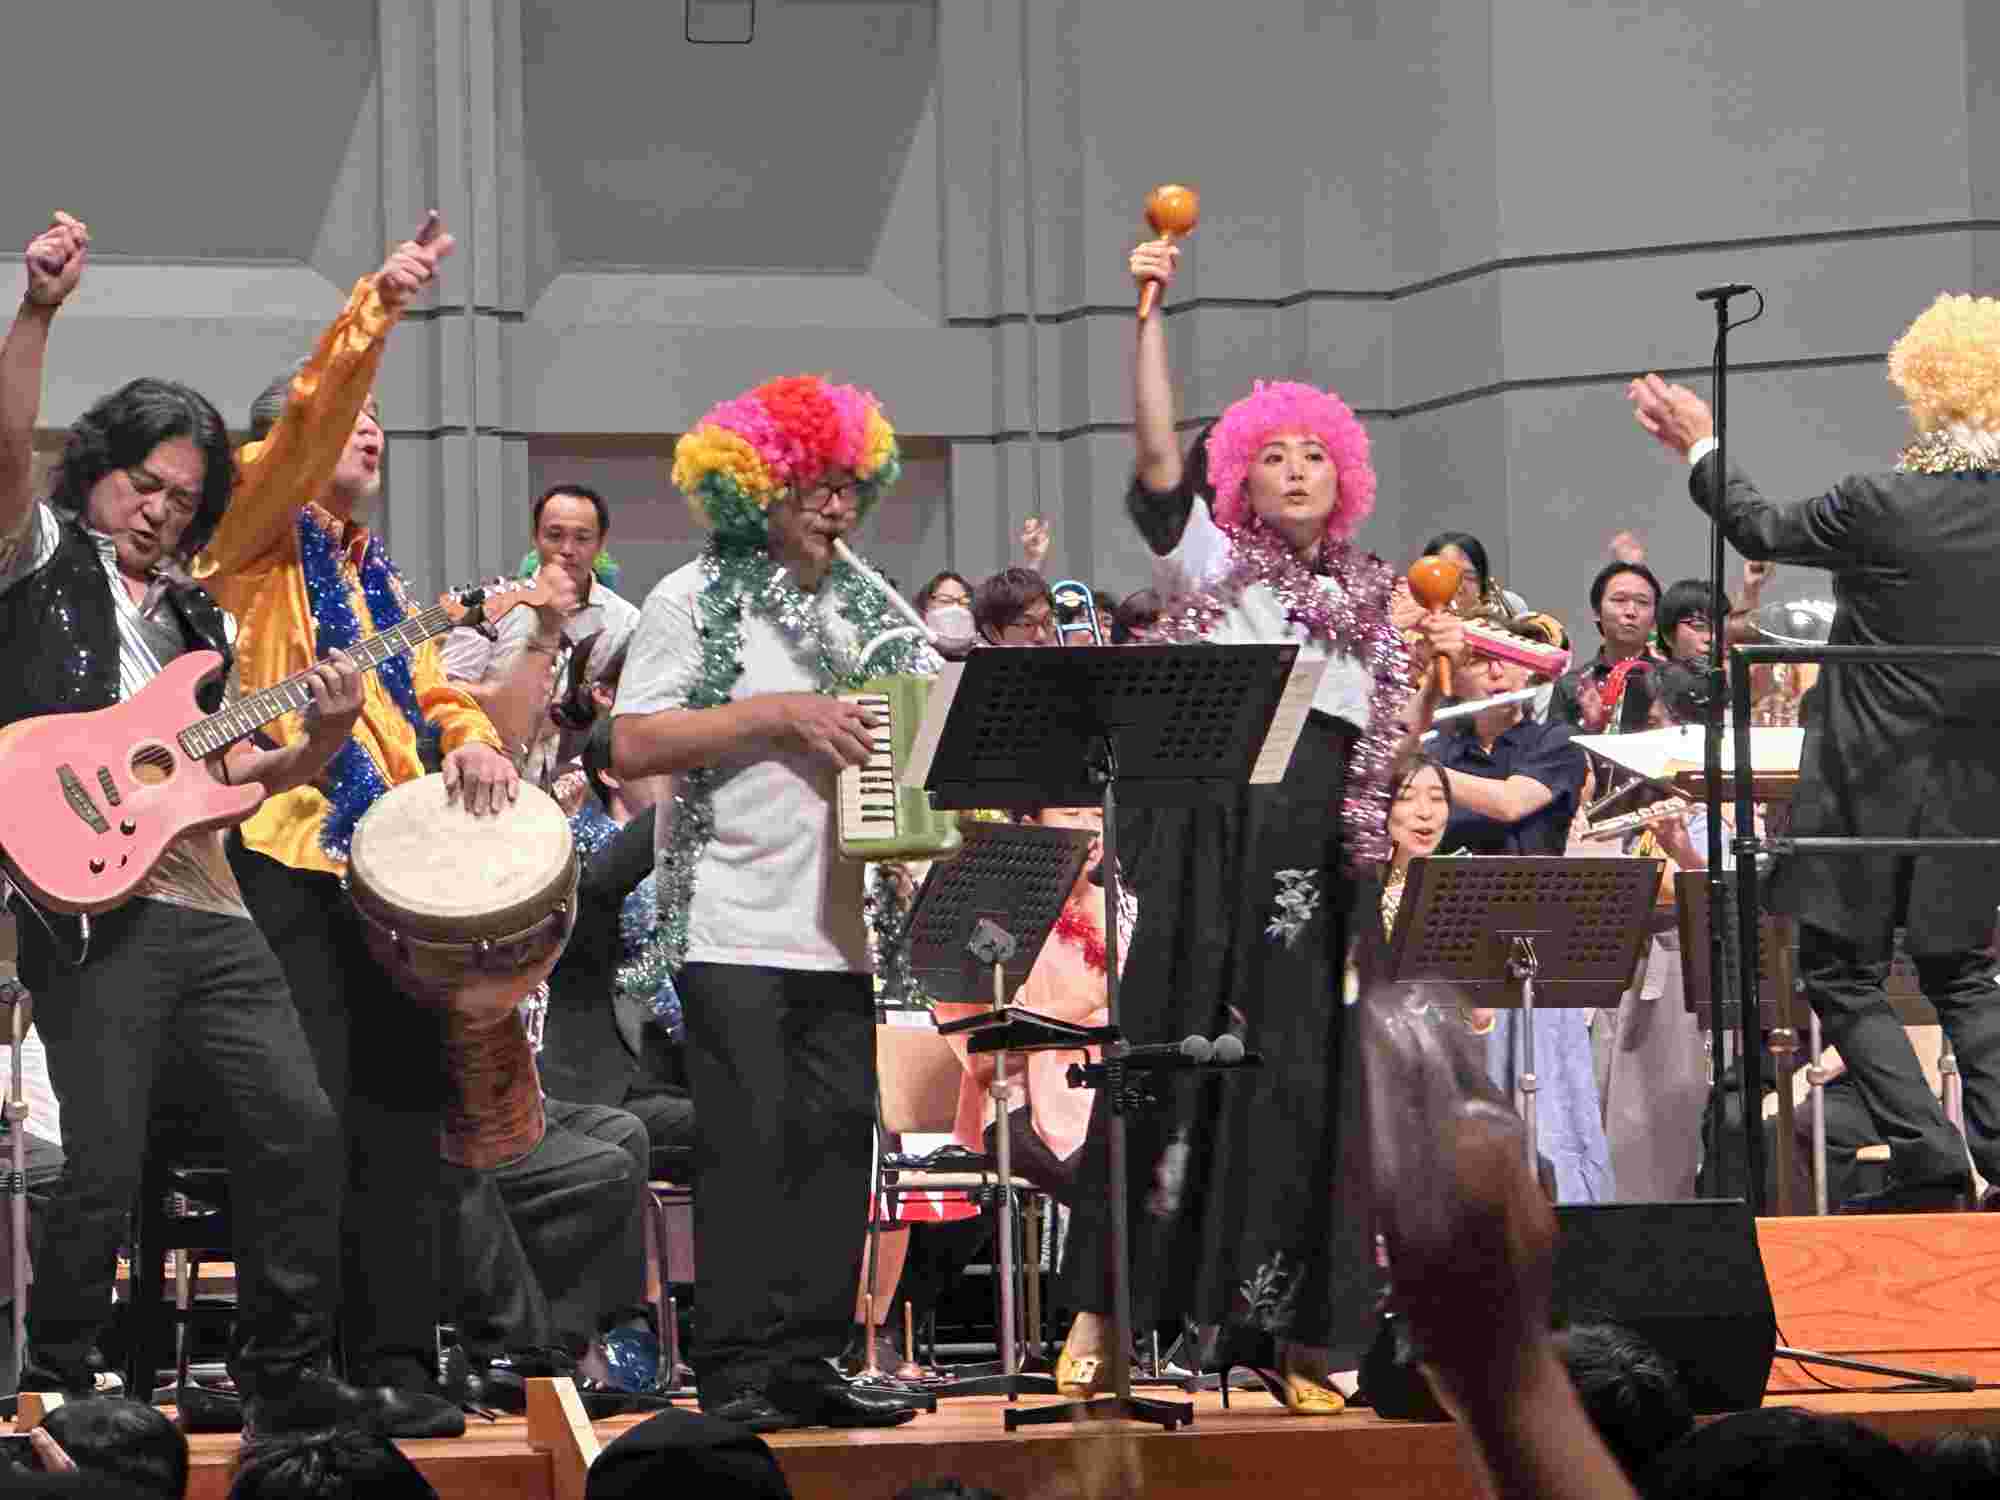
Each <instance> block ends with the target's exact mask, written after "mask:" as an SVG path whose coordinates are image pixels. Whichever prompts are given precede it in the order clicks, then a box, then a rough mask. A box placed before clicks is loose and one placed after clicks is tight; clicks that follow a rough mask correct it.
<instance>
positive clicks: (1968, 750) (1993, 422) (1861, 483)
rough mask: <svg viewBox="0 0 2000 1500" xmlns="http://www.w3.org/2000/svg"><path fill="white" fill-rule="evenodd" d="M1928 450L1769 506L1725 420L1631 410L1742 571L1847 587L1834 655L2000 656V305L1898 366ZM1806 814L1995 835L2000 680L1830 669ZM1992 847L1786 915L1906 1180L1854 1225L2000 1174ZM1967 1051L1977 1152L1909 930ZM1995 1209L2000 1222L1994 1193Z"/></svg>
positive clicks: (1921, 861)
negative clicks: (1895, 981)
mask: <svg viewBox="0 0 2000 1500" xmlns="http://www.w3.org/2000/svg"><path fill="white" fill-rule="evenodd" d="M1889 379H1890V380H1891V382H1892V383H1894V384H1895V385H1896V386H1897V388H1898V389H1899V390H1901V392H1902V393H1903V397H1904V399H1905V402H1906V403H1907V405H1908V408H1909V411H1910V415H1911V419H1912V423H1913V426H1914V428H1915V432H1914V435H1913V436H1912V439H1911V441H1910V443H1909V445H1908V446H1907V447H1905V448H1904V450H1903V452H1902V454H1901V456H1900V457H1899V459H1898V461H1897V465H1896V468H1895V470H1894V472H1891V473H1886V474H1851V475H1848V476H1847V477H1846V478H1843V479H1841V480H1839V481H1838V482H1836V483H1835V484H1833V485H1832V486H1831V487H1829V488H1827V489H1826V490H1825V491H1823V492H1822V493H1819V494H1817V495H1814V496H1812V497H1811V498H1808V499H1804V500H1798V501H1792V502H1779V501H1773V500H1770V499H1767V498H1766V497H1765V496H1764V495H1763V494H1762V493H1761V492H1759V490H1758V489H1757V487H1756V485H1755V484H1753V483H1752V482H1751V480H1750V477H1749V476H1748V474H1746V473H1745V472H1743V470H1741V469H1740V468H1734V467H1732V469H1731V471H1730V472H1729V473H1728V474H1727V475H1724V474H1722V473H1720V472H1718V471H1719V467H1720V466H1719V464H1718V463H1717V462H1716V459H1715V453H1714V449H1715V440H1714V419H1713V417H1712V416H1711V414H1710V412H1709V409H1708V405H1707V403H1706V402H1704V401H1703V400H1702V399H1701V398H1700V397H1699V396H1697V395H1696V394H1695V393H1694V392H1693V391H1691V390H1688V389H1687V388H1686V387H1684V386H1678V385H1669V384H1668V383H1667V382H1665V381H1663V380H1661V379H1660V378H1659V377H1658V376H1657V375H1648V376H1646V377H1645V378H1643V379H1641V380H1637V381H1634V382H1633V383H1632V385H1631V386H1630V387H1629V390H1628V394H1629V396H1630V399H1631V401H1632V407H1633V413H1634V415H1635V417H1636V418H1637V420H1638V422H1639V425H1640V426H1641V427H1643V428H1644V429H1645V430H1646V431H1647V432H1648V433H1650V434H1651V435H1652V436H1653V437H1655V438H1656V439H1658V441H1659V442H1660V443H1661V444H1662V445H1664V446H1665V447H1666V448H1667V449H1668V450H1669V451H1671V452H1673V453H1675V454H1676V455H1678V456H1680V457H1681V458H1682V459H1684V460H1685V461H1686V462H1687V463H1688V464H1689V465H1690V472H1689V490H1690V492H1691V493H1692V495H1693V497H1694V500H1695V503H1696V504H1697V505H1699V506H1700V507H1701V508H1702V509H1703V510H1705V511H1708V512H1710V513H1711V514H1714V515H1716V516H1717V517H1718V518H1719V519H1720V521H1721V523H1722V529H1723V533H1724V535H1726V536H1727V537H1728V538H1729V541H1730V542H1731V544H1732V545H1733V546H1734V547H1735V548H1736V550H1737V551H1738V552H1741V553H1742V554H1743V555H1744V556H1745V557H1747V558H1751V559H1755V560H1770V561H1773V562H1779V563H1796V564H1799V565H1801V566H1805V567H1815V568H1825V569H1827V570H1829V571H1830V572H1831V573H1832V575H1833V587H1834V597H1835V599H1836V601H1837V603H1838V612H1837V613H1836V615H1835V617H1834V622H1833V632H1832V636H1831V644H1833V645H1836V646H1840V645H1882V646H1900V645H1910V646H1930V645H1953V644H1979V643H1990V642H1991V641H1992V640H1993V617H1992V611H1991V591H1992V579H1993V578H1994V576H1995V575H1996V572H2000V508H1996V507H1995V505H1994V489H1993V486H1994V483H1995V481H1996V478H2000V301H1996V300H1994V299H1993V298H1989V297H1977V298H1975V297H1964V296H1942V297H1939V298H1938V299H1937V301H1936V302H1934V303H1933V304H1932V305H1931V306H1930V307H1929V308H1927V309H1926V310H1925V311H1924V312H1923V313H1922V314H1920V315H1919V316H1918V317H1917V319H1916V320H1915V321H1914V322H1913V323H1911V325H1910V327H1909V328H1908V329H1907V330H1906V331H1905V332H1904V334H1903V336H1902V337H1901V338H1900V339H1898V340H1897V342H1896V344H1895V345H1894V346H1893V347H1892V348H1891V350H1890V353H1889ZM1805 717H1806V733H1805V747H1804V750H1803V752H1802V756H1801V759H1800V764H1799V784H1798V791H1797V795H1796V798H1795V800H1794V802H1793V807H1792V820H1793V830H1794V832H1795V834H1797V835H1798V836H1800V837H1805V836H1819V837H1852V836H1870V835H1873V836H1877V837H1887V838H1980V837H1985V838H1992V837H1995V836H2000V769H1996V762H1995V759H1994V754H1993V744H1994V732H1995V730H1996V729H2000V663H1994V662H1986V661H1973V662H1940V661H1899V662H1893V663H1872V662H1871V663H1854V664H1830V665H1828V666H1827V667H1826V669H1825V670H1824V672H1823V673H1822V674H1821V678H1820V681H1819V684H1818V685H1817V686H1816V687H1815V689H1814V690H1813V692H1812V694H1811V695H1810V696H1809V697H1808V698H1807V700H1806V716H1805ZM1996 889H2000V854H1996V852H1995V851H1992V850H1975V851H1970V852H1953V853H1949V854H1946V853H1932V854H1918V855H1896V854H1885V855H1876V854H1868V855H1859V856H1856V855H1821V856H1816V857H1814V856H1795V857H1790V858H1786V859H1783V860H1781V861H1780V863H1779V866H1778V869H1777V870H1776V872H1775V874H1774V877H1773V891H1772V899H1773V903H1774V905H1776V906H1777V908H1778V909H1779V910H1781V911H1785V912H1787V913H1789V914H1791V915H1793V916H1795V917H1796V918H1797V919H1798V924H1799V971H1800V974H1801V976H1802V977H1803V978H1804V981H1805V989H1806V997H1807V999H1808V1000H1809V1001H1810V1002H1811V1004H1812V1007H1813V1010H1814V1011H1815V1012H1816V1013H1817V1014H1818V1016H1819V1018H1820V1022H1821V1025H1822V1026H1823V1027H1824V1028H1825V1035H1826V1039H1827V1041H1828V1042H1829V1043H1830V1044H1831V1045H1832V1046H1834V1047H1835V1048H1837V1049H1838V1050H1839V1052H1840V1055H1841V1058H1842V1059H1843V1060H1844V1061H1845V1062H1846V1064H1847V1067H1848V1070H1849V1072H1850V1074H1851V1075H1852V1076H1853V1078H1854V1081H1855V1086H1856V1087H1857V1088H1858V1090H1859V1091H1860V1095H1861V1098H1862V1100H1863V1102H1864V1103H1865V1104H1866V1105H1867V1108H1868V1113H1869V1114H1870V1116H1871V1117H1872V1118H1873V1120H1874V1123H1875V1125H1876V1127H1877V1129H1879V1130H1880V1132H1881V1135H1882V1138H1883V1139H1884V1140H1886V1141H1887V1142H1888V1145H1889V1149H1890V1152H1891V1155H1892V1160H1891V1164H1890V1179H1889V1184H1888V1186H1887V1187H1886V1188H1884V1189H1883V1190H1882V1191H1880V1192H1878V1193H1874V1194H1865V1195H1861V1196H1860V1197H1858V1198H1855V1199H1850V1200H1849V1203H1848V1207H1849V1208H1850V1210H1862V1211H1871V1210H1872V1211H1884V1212H1911V1211H1918V1210H1924V1209H1941V1208H1951V1207H1955V1206H1957V1204H1958V1203H1959V1202H1960V1201H1961V1199H1962V1198H1963V1196H1964V1195H1965V1194H1966V1193H1967V1191H1968V1189H1969V1186H1970V1182H1969V1177H1968V1173H1967V1170H1966V1148H1967V1146H1968V1145H1969V1146H1970V1148H1971V1153H1972V1160H1973V1162H1974V1163H1975V1164H1976V1165H1977V1166H1978V1167H1979V1170H1980V1172H1981V1173H1982V1175H1984V1176H1985V1177H1986V1178H1987V1179H1988V1180H1989V1181H1993V1180H1994V1179H1996V1178H2000V1005H1996V1003H1995V997H1994V953H1993V947H1992V932H1993V909H1994V892H1995V890H1996ZM1899 925H1901V926H1904V927H1905V928H1906V936H1905V942H1906V945H1907V947H1908V951H1909V953H1910V956H1911V958H1912V959H1913V960H1914V961H1915V964H1916V968H1917V975H1918V978H1919V980H1920V981H1921V983H1922V985H1923V991H1924V996H1925V998H1926V999H1928V1000H1929V1001H1930V1002H1931V1004H1932V1005H1933V1006H1934V1007H1936V1009H1937V1013H1938V1019H1939V1021H1940V1022H1941V1023H1942V1024H1943V1026H1944V1030H1945V1034H1946V1035H1947V1036H1948V1037H1950V1038H1951V1042H1952V1047H1953V1049H1954V1051H1955V1052H1956V1053H1957V1055H1958V1066H1959V1070H1960V1073H1961V1075H1962V1077H1963V1081H1964V1088H1965V1122H1966V1137H1967V1139H1966V1140H1963V1141H1961V1140H1960V1139H1959V1136H1958V1133H1957V1132H1956V1131H1955V1130H1953V1129H1952V1127H1951V1125H1950V1123H1949V1122H1948V1121H1947V1120H1946V1119H1945V1116H1944V1112H1943V1110H1942V1109H1941V1108H1940V1107H1939V1105H1938V1102H1937V1099H1936V1098H1935V1096H1934V1095H1933V1094H1932V1093H1931V1091H1930V1087H1929V1085H1928V1083H1927V1081H1926V1080H1925V1078H1924V1075H1923V1071H1922V1069H1921V1068H1920V1067H1919V1066H1918V1063H1917V1058H1916V1054H1915V1053H1914V1052H1913V1051H1912V1050H1911V1047H1910V1043H1909V1038H1908V1037H1907V1035H1906V1034H1905V1033H1904V1030H1903V1027H1902V1024H1901V1023H1900V1022H1899V1021H1898V1020H1897V1018H1896V1014H1895V1012H1894V1011H1893V1010H1892V1009H1891V1008H1890V1005H1889V1000H1888V997H1887V995H1886V994H1885V992H1884V984H1885V982H1886V980H1887V978H1888V973H1889V964H1890V959H1891V955H1892V951H1893V950H1892V941H1893V938H1894V934H1895V929H1896V928H1897V927H1898V926H1899ZM1983 1206H1985V1207H1988V1208H1992V1207H1996V1206H2000V1192H1996V1191H1994V1190H1992V1189H1989V1190H1988V1192H1987V1194H1986V1199H1985V1202H1984V1204H1983Z"/></svg>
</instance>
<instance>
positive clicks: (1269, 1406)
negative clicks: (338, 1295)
mask: <svg viewBox="0 0 2000 1500" xmlns="http://www.w3.org/2000/svg"><path fill="white" fill-rule="evenodd" d="M1037 1399H1045V1398H1037ZM1191 1399H1192V1400H1193V1402H1194V1404H1195V1408H1196V1417H1195V1422H1194V1425H1193V1426H1192V1427H1185V1428H1182V1429H1180V1430H1179V1431H1177V1432H1173V1433H1164V1432H1160V1431H1158V1430H1156V1429H1150V1428H1142V1427H1139V1426H1137V1425H1136V1424H1124V1423H1121V1424H1118V1425H1117V1427H1116V1428H1115V1429H1107V1430H1106V1431H1104V1432H1102V1433H1090V1434H1079V1433H1077V1432H1076V1431H1074V1430H1073V1429H1069V1428H1040V1429H1033V1430H1024V1431H1021V1432H1016V1433H1008V1432H1005V1431H1004V1430H1003V1428H1002V1425H1001V1408H1002V1407H1003V1406H1004V1405H1005V1404H1006V1403H1005V1402H1004V1401H1002V1400H1001V1399H1000V1398H998V1397H974V1398H969V1399H966V1400H962V1401H947V1402H943V1403H941V1404H940V1406H939V1409H938V1411H937V1413H936V1414H935V1415H927V1416H920V1417H918V1418H917V1419H916V1420H915V1421H914V1422H911V1423H909V1424H907V1425H905V1426H902V1427H893V1428H888V1429H885V1430H879V1431H870V1432H848V1433H840V1432H830V1431H826V1430H823V1429H822V1430H811V1431H805V1432H788V1433H778V1434H775V1435H773V1436H772V1437H771V1438H769V1439H768V1440H767V1441H769V1442H770V1444H771V1447H772V1449H773V1450H774V1451H775V1452H776V1454H777V1456H778V1461H779V1464H780V1465H781V1466H782V1467H783V1469H784V1471H785V1477H786V1479H787V1480H788V1481H789V1482H790V1484H791V1488H792V1493H793V1494H794V1495H795V1496H798V1497H799V1500H888V1497H889V1496H892V1495H894V1494H895V1493H896V1492H897V1491H898V1490H900V1489H902V1488H903V1487H904V1486H905V1485H908V1484H912V1483H914V1482H916V1481H918V1480H921V1479H928V1478H932V1477H934V1476H938V1475H945V1474H950V1475H956V1476H958V1477H959V1478H961V1479H963V1480H964V1481H965V1482H966V1483H967V1484H979V1485H984V1486H986V1487H987V1488H988V1489H991V1490H994V1491H996V1492H998V1493H999V1494H1001V1495H1003V1496H1006V1497H1008V1500H1030V1497H1033V1500H1067V1497H1071V1496H1076V1497H1109V1496H1123V1495H1144V1496H1145V1497H1147V1500H1172V1497H1179V1496H1183V1495H1197V1494H1200V1495H1207V1496H1215V1495H1220V1494H1226V1493H1229V1492H1232V1491H1235V1492H1237V1493H1240V1494H1243V1495H1245V1496H1253V1495H1270V1494H1283V1495H1288V1496H1300V1497H1305V1496H1314V1495H1328V1496H1342V1497H1348V1500H1375V1497H1385V1500H1386V1497H1390V1496H1398V1497H1407V1496H1427V1495H1436V1496H1468V1497H1469V1496H1471V1495H1473V1494H1475V1493H1476V1491H1475V1489H1474V1487H1473V1484H1472V1480H1471V1477H1470V1473H1469V1471H1468V1470H1467V1468H1466V1467H1465V1462H1464V1458H1463V1455H1462V1453H1461V1451H1460V1447H1459V1443H1460V1437H1459V1433H1458V1430H1457V1429H1456V1428H1454V1427H1451V1426H1448V1425H1434V1424H1428V1423H1410V1422H1384V1421H1380V1420H1378V1419H1377V1418H1376V1417H1375V1416H1374V1415H1373V1414H1372V1413H1367V1412H1347V1413H1343V1414H1341V1415H1340V1416H1337V1417H1292V1416H1289V1415H1287V1414H1286V1413H1285V1412H1284V1411H1283V1410H1281V1409H1280V1408H1279V1406H1278V1404H1277V1402H1275V1401H1273V1400H1272V1399H1271V1398H1270V1397H1269V1396H1266V1395H1264V1394H1262V1393H1261V1392H1259V1393H1254V1394H1252V1393H1247V1392H1246V1393H1243V1394H1241V1395H1232V1397H1231V1406H1230V1410H1229V1411H1228V1412H1224V1411H1223V1410H1222V1406H1221V1402H1220V1400H1219V1398H1218V1397H1216V1396H1215V1395H1213V1394H1203V1395H1200V1396H1196V1397H1193V1398H1191ZM1772 1400H1773V1402H1774V1403H1776V1404H1781V1405H1784V1404H1797V1405H1802V1406H1808V1407H1811V1408H1813V1409H1815V1410H1819V1411H1827V1412H1838V1413H1841V1414H1843V1415H1848V1416H1853V1417H1856V1418H1857V1419H1859V1420H1861V1421H1863V1422H1866V1423H1867V1424H1868V1425H1869V1426H1871V1427H1875V1428H1877V1429H1879V1430H1881V1431H1882V1432H1884V1433H1885V1434H1887V1435H1888V1436H1891V1437H1894V1438H1896V1439H1898V1440H1902V1441H1910V1440H1914V1439H1917V1438H1921V1437H1925V1436H1930V1435H1933V1434H1936V1433H1941V1432H1947V1431H1951V1430H1954V1429H1958V1428H1967V1427H1974V1428H1984V1429H1987V1430H1992V1431H2000V1391H1977V1392H1973V1393H1970V1394H1956V1393H1952V1394H1940V1395H1935V1396H1932V1395H1906V1394H1894V1395H1886V1394H1882V1395H1832V1394H1828V1393H1824V1392H1821V1393H1818V1394H1813V1395H1802V1396H1793V1395H1783V1396H1774V1397H1772ZM1023 1404H1024V1405H1026V1404H1031V1403H1030V1402H1026V1401H1024V1402H1023ZM636 1420H638V1419H621V1420H619V1421H617V1422H605V1423H599V1424H597V1426H596V1428H595V1429H594V1431H595V1435H596V1437H597V1439H598V1440H599V1441H600V1442H602V1443H609V1442H610V1441H611V1440H612V1439H613V1438H615V1437H616V1436H617V1435H618V1434H619V1433H621V1432H623V1431H624V1430H625V1429H626V1428H627V1427H630V1426H632V1425H633V1424H634V1422H635V1421H636ZM403 1447H404V1450H405V1451H406V1452H408V1453H409V1454H410V1456H411V1457H412V1458H414V1459H415V1460H416V1462H417V1464H418V1465H419V1467H421V1468H422V1469H423V1470H424V1472H425V1473H426V1474H427V1475H428V1476H429V1478H430V1480H431V1483H433V1484H434V1485H436V1486H437V1489H438V1493H439V1494H440V1495H442V1496H444V1497H445V1500H487V1497H493V1496H516V1495H518V1496H527V1497H532V1500H546V1497H554V1496H558V1495H560V1494H562V1493H563V1491H562V1488H560V1487H559V1486H558V1485H557V1482H556V1473H555V1470H556V1460H555V1457H554V1455H553V1453H552V1451H551V1449H549V1448H547V1447H539V1446H537V1445H536V1444H535V1443H533V1442H531V1441H530V1439H529V1433H528V1423H527V1422H526V1421H525V1420H523V1419H521V1418H518V1417H517V1418H508V1419H505V1420H503V1421H500V1422H497V1423H493V1424H487V1423H483V1422H474V1423H473V1424H472V1427H471V1429H470V1430H469V1431H468V1432H467V1434H466V1436H465V1437H463V1438H461V1439H458V1440H455V1441H450V1442H445V1441H429V1442H413V1443H405V1444H404V1445H403ZM194 1450H195V1453H194V1474H193V1478H192V1482H191V1483H190V1485H189V1487H188V1494H189V1496H190V1500H221V1497H222V1496H223V1495H224V1494H225V1493H226V1491H227V1489H228V1484H229V1465H230V1463H231V1462H232V1460H233V1459H234V1457H235V1454H236V1440H235V1439H234V1438H233V1437H199V1438H196V1439H194Z"/></svg>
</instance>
